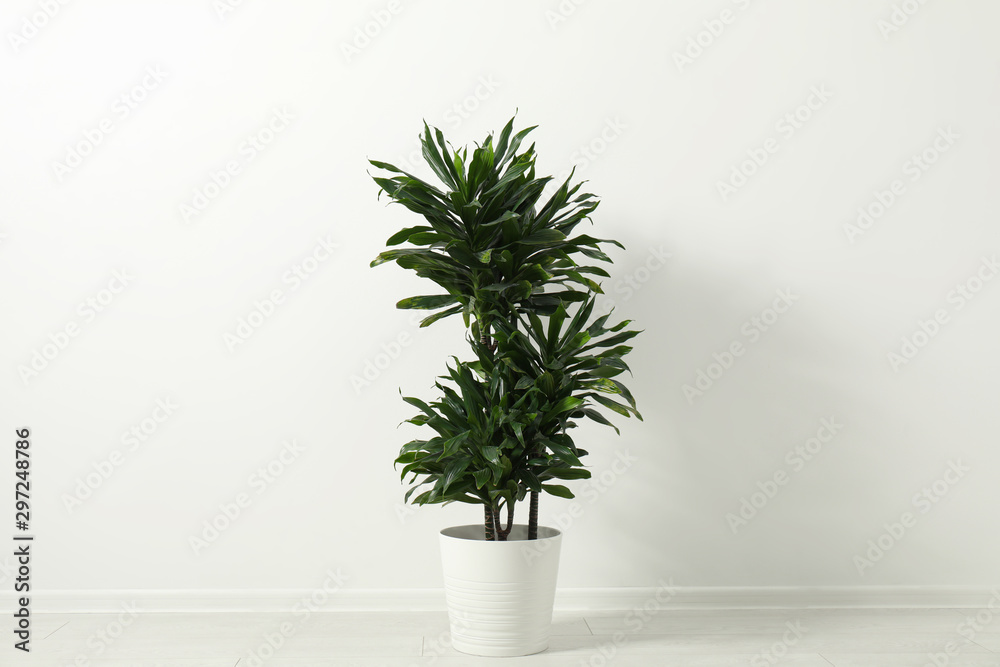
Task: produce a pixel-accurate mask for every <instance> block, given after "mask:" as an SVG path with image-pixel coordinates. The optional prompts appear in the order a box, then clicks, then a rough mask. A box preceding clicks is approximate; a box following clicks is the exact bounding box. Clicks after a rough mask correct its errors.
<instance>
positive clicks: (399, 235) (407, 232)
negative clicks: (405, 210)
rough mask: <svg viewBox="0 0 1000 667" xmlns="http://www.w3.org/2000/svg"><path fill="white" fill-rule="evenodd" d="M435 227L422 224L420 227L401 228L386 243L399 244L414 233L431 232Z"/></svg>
mask: <svg viewBox="0 0 1000 667" xmlns="http://www.w3.org/2000/svg"><path fill="white" fill-rule="evenodd" d="M433 230H434V228H433V227H427V226H420V227H407V228H406V229H401V230H399V231H398V232H396V233H395V234H393V235H392V236H390V237H389V238H388V240H386V242H385V244H386V245H399V244H400V243H402V242H403V241H406V240H407V239H409V238H410V236H412V235H413V234H416V233H417V232H430V231H433Z"/></svg>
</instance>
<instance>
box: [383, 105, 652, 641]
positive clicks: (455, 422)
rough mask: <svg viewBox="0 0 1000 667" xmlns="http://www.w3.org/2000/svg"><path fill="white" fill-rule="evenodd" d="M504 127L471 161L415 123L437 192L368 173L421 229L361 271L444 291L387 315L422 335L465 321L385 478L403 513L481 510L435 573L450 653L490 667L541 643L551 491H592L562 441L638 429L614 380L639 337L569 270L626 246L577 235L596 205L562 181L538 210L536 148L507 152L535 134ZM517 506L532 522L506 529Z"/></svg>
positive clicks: (550, 584) (450, 536)
mask: <svg viewBox="0 0 1000 667" xmlns="http://www.w3.org/2000/svg"><path fill="white" fill-rule="evenodd" d="M513 123H514V119H511V120H510V122H508V123H507V125H506V126H505V127H504V128H503V130H502V131H501V133H500V136H499V137H498V138H497V140H496V142H494V137H493V135H492V134H490V135H489V136H487V138H486V140H485V141H483V143H482V144H481V145H478V144H477V146H476V147H475V149H474V150H473V151H472V154H471V159H470V155H469V151H468V149H467V148H466V149H462V150H461V151H459V150H455V149H454V148H452V147H451V146H450V145H449V144H448V143H447V142H446V141H445V139H444V136H443V135H442V133H441V131H440V130H437V129H434V130H433V133H432V129H431V128H430V127H428V126H427V124H426V123H425V124H424V133H423V135H422V137H421V146H422V151H423V157H424V159H425V161H426V162H427V164H428V165H429V166H430V168H431V169H432V171H433V172H434V173H435V174H436V175H437V177H438V178H439V179H440V180H441V182H442V184H443V187H437V186H435V185H432V184H430V183H428V182H426V181H424V180H422V179H420V178H417V177H416V176H414V175H412V174H410V173H407V172H404V171H402V170H401V169H399V168H397V167H395V166H393V165H391V164H388V163H385V162H379V161H376V160H371V161H370V162H371V164H372V165H373V166H374V167H376V168H378V169H381V170H383V171H386V172H389V173H390V174H391V175H388V176H375V177H374V180H375V182H376V183H377V184H378V185H379V187H380V191H379V194H380V195H381V193H382V192H385V193H386V194H387V195H388V196H389V198H390V199H391V202H392V203H399V204H402V205H403V206H405V207H406V208H408V209H409V210H411V211H413V212H415V213H418V214H419V215H420V216H422V218H423V223H422V224H420V225H417V226H412V227H407V228H405V229H402V230H400V231H399V232H397V233H396V234H394V235H392V236H391V237H390V238H389V239H388V240H387V241H386V245H387V246H390V247H391V246H399V245H401V244H403V243H407V244H409V246H408V247H402V248H393V249H390V250H386V251H384V252H382V253H380V254H379V255H378V257H377V258H376V259H375V260H374V261H373V262H372V266H377V265H379V264H383V263H386V262H390V261H394V262H396V264H398V265H399V266H401V267H403V268H406V269H411V270H414V271H415V272H416V273H417V275H419V276H421V277H425V278H429V279H430V280H432V281H433V282H434V283H436V284H437V285H438V286H439V287H440V288H441V290H442V293H439V294H433V295H426V296H414V297H410V298H407V299H403V300H402V301H400V302H399V303H397V304H396V305H397V307H398V308H404V309H412V308H417V309H426V310H429V311H434V312H432V313H431V314H429V315H428V316H427V317H426V318H425V319H424V320H423V321H422V322H421V325H420V326H422V327H423V326H428V325H430V324H432V323H433V322H436V321H438V320H440V319H442V318H445V317H449V316H451V315H458V314H461V315H462V318H463V321H464V323H465V326H466V330H467V339H468V342H469V345H470V348H471V352H472V353H473V357H474V358H472V359H469V360H466V361H461V360H459V359H458V358H457V357H453V361H454V363H453V364H452V365H450V366H448V368H447V373H446V375H443V376H441V377H440V378H439V379H438V381H437V382H435V387H436V389H437V390H438V391H439V392H440V394H439V397H438V398H437V399H436V400H433V401H431V402H430V403H427V402H424V401H423V400H421V399H418V398H413V397H404V400H405V401H406V402H408V403H410V404H411V405H413V406H415V407H417V408H418V409H419V410H420V413H419V414H417V415H416V416H414V417H412V418H411V419H409V420H407V421H408V422H410V423H412V424H416V425H418V426H429V427H430V428H431V429H432V430H433V431H434V433H435V435H433V436H432V437H430V438H429V439H426V440H412V441H410V442H408V443H406V444H404V445H403V446H402V448H401V449H400V452H399V455H398V457H397V458H396V464H397V465H401V466H402V477H403V479H406V477H408V476H409V477H410V483H411V484H412V486H411V488H410V489H409V490H408V491H407V493H406V500H407V501H409V502H412V503H414V504H418V505H424V504H434V503H451V502H462V503H468V504H473V505H481V506H482V508H483V521H482V523H477V524H473V525H469V526H456V527H452V528H447V529H445V530H443V531H441V547H442V560H443V565H444V571H445V583H446V597H447V600H448V604H449V614H450V618H451V625H452V641H453V645H454V646H455V648H456V649H458V650H460V651H463V652H466V653H472V654H476V655H494V656H499V655H526V654H530V653H536V652H539V651H542V650H545V648H546V647H547V645H548V633H549V625H550V622H551V615H552V604H553V597H554V593H555V578H556V572H557V568H558V554H559V544H560V540H561V535H560V532H559V531H558V530H556V529H554V528H548V527H541V528H539V526H538V498H539V494H541V493H543V492H546V493H550V494H553V495H556V496H560V497H563V498H572V497H573V493H572V491H570V489H569V488H567V487H566V486H564V485H563V484H560V483H555V482H561V481H564V480H575V479H586V478H589V477H590V472H589V471H588V470H587V469H586V468H584V467H583V464H582V462H581V460H580V459H581V457H583V456H585V455H586V454H587V452H586V451H585V450H583V449H581V448H579V447H577V446H576V444H575V443H574V441H573V438H572V437H571V436H570V434H569V433H568V431H569V430H570V429H572V428H574V427H575V426H576V425H577V421H578V420H580V419H583V418H588V419H592V420H594V421H597V422H599V423H601V424H606V425H609V426H612V427H613V428H615V431H616V432H617V431H618V429H617V428H616V427H614V426H613V425H612V424H611V422H610V421H609V420H608V419H607V418H606V417H605V416H604V414H602V413H601V412H600V411H599V408H601V407H604V408H607V409H609V410H611V411H613V412H615V413H617V414H620V415H622V416H625V417H628V416H630V415H635V416H636V417H637V418H639V419H642V417H641V415H639V413H638V412H637V410H636V405H635V399H634V398H633V397H632V394H631V393H630V392H629V390H628V388H627V387H625V385H624V384H623V383H622V382H621V381H620V380H618V379H616V378H617V376H619V375H620V374H622V373H623V372H625V371H628V370H629V368H628V365H627V364H626V363H625V362H624V361H623V359H622V358H623V357H624V356H625V355H627V354H628V352H630V351H631V349H632V348H631V347H629V346H628V345H626V344H625V343H626V342H627V341H628V340H629V339H631V338H632V337H634V336H635V335H637V334H638V333H639V332H638V331H634V330H629V329H627V328H626V327H627V326H628V325H629V323H630V322H629V321H627V320H626V321H623V322H619V323H617V324H615V325H614V326H608V325H607V321H608V318H609V316H610V313H608V314H606V315H603V316H600V317H595V316H594V315H595V313H594V310H595V308H596V297H597V295H598V294H601V293H602V291H601V287H600V285H599V284H598V283H597V282H596V281H595V280H594V279H593V278H591V277H590V276H597V277H608V273H607V272H606V271H605V270H604V269H602V268H600V267H598V266H591V265H587V264H586V262H584V263H582V264H581V262H580V261H579V260H581V259H582V258H587V259H591V260H597V261H600V262H607V263H610V262H611V259H610V258H609V257H608V256H607V255H606V254H605V253H604V252H603V251H602V250H601V246H602V245H603V244H612V245H616V246H618V247H622V246H621V244H620V243H618V242H617V241H612V240H603V239H598V238H594V237H591V236H588V235H585V234H577V235H574V229H575V228H576V227H577V225H579V223H580V222H582V221H583V220H589V215H590V213H592V212H593V211H594V209H595V208H596V207H597V205H598V201H597V198H596V197H595V196H594V195H593V194H589V193H583V194H577V193H578V191H579V189H580V187H581V184H577V185H575V186H572V187H571V186H570V181H571V180H572V178H573V175H572V174H570V177H569V178H567V179H566V181H565V182H564V183H563V184H562V185H561V186H560V187H558V188H557V189H556V191H555V192H554V193H553V194H552V195H551V197H549V198H548V199H547V200H546V201H544V202H542V195H543V191H544V190H545V188H546V186H547V185H548V184H549V182H550V181H551V180H552V178H551V177H544V178H535V151H534V145H532V146H531V147H529V148H528V149H527V150H525V151H523V152H520V153H519V152H518V150H519V148H520V146H521V143H522V141H523V140H524V138H525V137H526V136H527V135H528V133H529V132H531V130H533V129H534V127H529V128H527V129H524V130H521V131H520V132H517V133H513ZM425 486H426V487H428V488H424V487H425ZM418 492H419V493H418ZM415 493H416V495H414V494H415ZM526 498H527V499H528V502H529V512H528V522H527V524H515V523H514V509H515V505H516V504H517V503H519V502H522V501H524V500H525V499H526ZM529 541H533V542H529ZM503 543H507V544H503ZM529 545H530V547H531V548H525V547H526V546H529Z"/></svg>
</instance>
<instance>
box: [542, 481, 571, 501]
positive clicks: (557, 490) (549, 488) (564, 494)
mask: <svg viewBox="0 0 1000 667" xmlns="http://www.w3.org/2000/svg"><path fill="white" fill-rule="evenodd" d="M542 490H543V491H546V492H548V493H551V494H552V495H553V496H558V497H559V498H575V497H576V496H574V495H573V492H572V491H570V490H569V489H567V488H566V487H565V486H562V485H560V484H542Z"/></svg>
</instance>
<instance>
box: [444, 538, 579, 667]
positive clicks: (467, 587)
mask: <svg viewBox="0 0 1000 667" xmlns="http://www.w3.org/2000/svg"><path fill="white" fill-rule="evenodd" d="M484 533H485V530H484V528H483V526H482V525H481V524H480V525H471V526H452V527H451V528H445V529H444V530H442V531H441V562H442V565H443V567H444V589H445V599H446V601H447V604H448V618H449V620H450V622H451V640H452V646H454V648H455V650H457V651H461V652H462V653H469V654H471V655H484V656H497V657H500V656H517V655H530V654H532V653H539V652H540V651H544V650H545V649H546V648H548V646H549V629H550V627H551V625H552V603H553V600H554V598H555V593H556V575H557V574H558V571H559V547H560V544H561V542H562V533H560V532H559V531H558V530H556V529H555V528H548V527H546V526H539V527H538V539H537V540H528V539H527V537H528V527H527V526H525V525H515V526H514V528H513V529H512V530H511V532H510V535H509V536H508V538H507V541H506V542H487V541H486V540H485V539H484Z"/></svg>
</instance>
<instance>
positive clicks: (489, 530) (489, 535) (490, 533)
mask: <svg viewBox="0 0 1000 667" xmlns="http://www.w3.org/2000/svg"><path fill="white" fill-rule="evenodd" d="M483 511H484V512H485V514H486V516H485V522H486V541H487V542H493V541H495V540H496V539H497V536H496V531H495V530H494V526H493V523H494V520H493V508H492V507H490V506H489V505H483Z"/></svg>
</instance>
